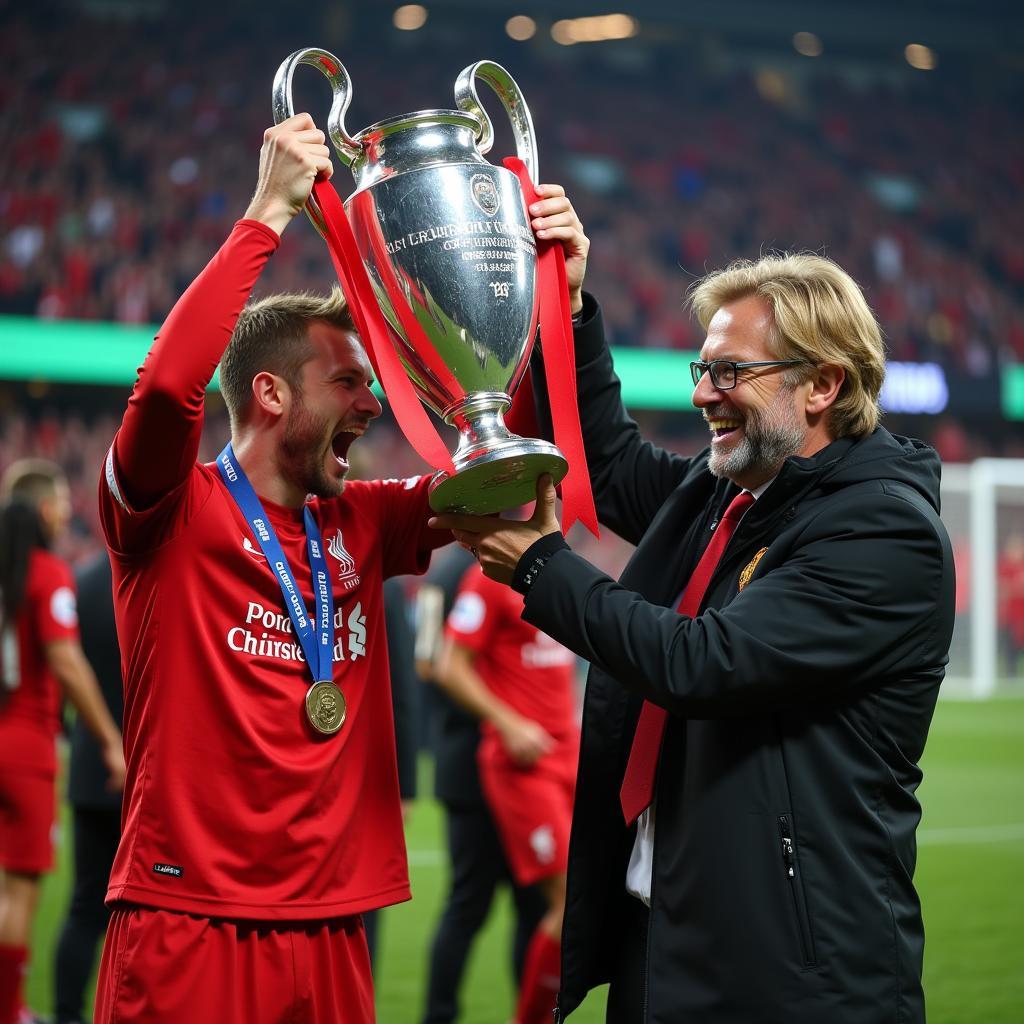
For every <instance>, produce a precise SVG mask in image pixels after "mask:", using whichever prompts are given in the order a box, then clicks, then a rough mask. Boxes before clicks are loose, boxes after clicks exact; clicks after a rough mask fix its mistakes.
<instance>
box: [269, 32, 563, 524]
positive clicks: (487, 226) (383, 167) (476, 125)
mask: <svg viewBox="0 0 1024 1024" xmlns="http://www.w3.org/2000/svg"><path fill="white" fill-rule="evenodd" d="M300 64H307V65H310V66H312V67H315V68H317V69H318V70H319V71H321V72H322V73H323V74H324V75H325V76H326V77H327V78H328V79H329V80H330V82H331V86H332V90H333V102H332V106H331V112H330V115H329V118H328V135H329V137H330V138H331V141H332V143H333V145H334V147H335V149H336V151H337V152H338V155H339V157H340V158H341V160H342V162H344V163H345V164H346V165H347V166H348V167H349V168H350V169H351V171H352V174H353V177H354V179H355V185H356V188H355V191H354V192H353V193H352V195H350V196H349V197H348V199H347V200H346V201H345V209H346V212H347V214H348V218H349V221H350V223H351V225H352V231H353V234H354V236H355V239H356V243H357V246H358V249H359V255H360V259H361V261H362V263H363V266H364V267H365V269H366V272H367V275H368V276H369V279H370V283H371V285H372V287H373V290H374V293H375V295H376V298H377V301H378V304H379V306H380V309H381V311H382V313H383V314H384V318H385V320H386V321H387V325H388V331H389V335H390V337H391V341H392V344H393V345H394V346H395V349H396V350H397V352H398V355H399V358H400V359H401V362H402V365H403V368H404V370H405V372H406V374H407V376H408V378H409V380H410V382H411V384H412V386H413V388H414V390H415V392H416V393H417V395H418V396H419V398H420V399H421V400H422V401H423V402H424V403H425V404H426V405H427V407H428V408H430V409H432V410H433V411H434V412H435V413H436V414H437V415H438V416H439V417H441V419H442V420H444V422H445V423H448V424H449V425H451V426H453V427H455V429H456V430H457V431H458V445H457V447H456V449H455V451H454V453H453V454H452V462H453V465H454V468H455V472H454V473H452V474H449V473H446V472H444V471H441V472H439V473H437V474H436V475H435V477H434V479H433V481H432V483H431V488H430V504H431V507H432V508H433V509H434V510H435V511H438V512H469V513H473V514H476V515H488V514H491V513H495V512H502V511H505V510H506V509H511V508H517V507H519V506H520V505H524V504H527V503H528V502H531V501H533V500H534V498H535V496H536V481H537V478H538V477H539V476H541V475H542V474H544V473H548V474H550V475H551V476H552V478H553V479H554V481H555V482H556V483H557V482H558V481H560V480H561V479H562V478H563V477H564V476H565V473H566V471H567V469H568V463H567V462H566V460H565V458H564V457H563V455H562V454H561V452H560V451H559V450H558V448H557V447H555V445H553V444H550V443H549V442H547V441H544V440H540V439H537V438H528V437H519V436H518V435H516V434H513V433H511V432H510V431H509V430H508V428H507V427H506V426H505V422H504V418H503V414H504V413H505V412H506V411H507V410H508V408H509V407H510V406H511V404H512V397H511V396H512V395H513V394H514V393H515V390H516V387H517V386H518V384H519V382H520V380H521V379H522V376H523V374H524V373H525V372H526V368H527V365H528V363H529V359H530V353H531V351H532V348H533V343H534V339H535V337H536V334H537V319H538V297H537V285H536V278H537V248H536V243H535V241H534V236H533V231H532V230H531V228H530V219H529V216H528V214H527V210H526V204H525V201H524V198H523V192H522V189H521V187H520V184H519V180H518V178H517V177H516V175H514V174H513V173H512V172H511V171H509V170H507V169H506V168H504V167H497V166H495V165H493V164H491V163H490V162H489V161H487V160H485V159H484V154H485V153H487V152H488V151H489V150H490V147H491V143H492V141H493V127H492V125H491V121H490V118H489V117H488V115H487V113H486V111H485V110H484V109H483V107H482V105H481V104H480V101H479V97H478V95H477V92H476V80H477V79H478V78H479V79H481V80H482V81H484V82H486V83H487V84H488V85H489V86H490V87H491V88H492V89H493V90H494V91H495V93H496V94H497V95H498V97H499V99H500V100H501V102H502V104H503V106H504V107H505V110H506V111H507V113H508V115H509V118H510V120H511V122H512V128H513V133H514V136H515V140H516V150H517V155H518V156H519V157H520V159H521V160H522V161H523V163H524V164H525V165H526V167H527V170H528V172H529V174H530V177H531V179H532V180H533V181H534V182H536V181H537V158H536V141H535V138H534V132H533V123H532V121H531V119H530V113H529V110H528V109H527V107H526V103H525V101H524V99H523V96H522V93H521V92H520V90H519V87H518V86H517V85H516V83H515V81H514V80H513V79H512V77H511V75H509V74H508V72H507V71H505V69H504V68H502V67H500V66H499V65H497V64H494V63H492V62H490V61H479V62H478V63H476V64H473V65H471V66H470V67H468V68H466V69H465V70H464V71H463V72H462V73H461V74H460V75H459V77H458V79H457V81H456V86H455V99H456V106H457V108H458V109H455V110H420V111H416V112H415V113H411V114H405V115H402V116H399V117H391V118H388V119H386V120H383V121H378V122H377V123H376V124H373V125H371V126H370V127H369V128H365V129H364V130H363V131H361V132H359V133H358V134H357V135H355V136H349V135H348V134H347V132H346V131H345V125H344V115H345V111H346V110H347V109H348V104H349V102H350V100H351V95H352V88H351V81H350V79H349V76H348V73H347V72H346V70H345V68H344V67H343V65H342V64H341V62H340V61H339V60H338V59H337V57H335V56H334V55H333V54H330V53H328V52H327V51H325V50H319V49H312V48H309V49H305V50H299V51H297V52H296V53H293V54H292V55H291V56H290V57H289V58H288V59H287V60H286V61H285V62H284V63H283V64H282V65H281V67H280V68H279V69H278V72H277V76H276V78H275V81H274V94H273V95H274V118H275V121H276V122H277V123H280V122H281V121H283V120H284V119H285V118H287V117H290V116H291V114H292V112H293V110H292V100H291V82H292V76H293V74H294V71H295V68H296V67H298V66H299V65H300ZM307 212H308V213H309V215H310V219H311V220H312V221H313V223H314V225H315V226H317V227H318V228H319V227H320V223H319V220H318V218H319V212H318V211H317V210H316V209H315V208H314V207H312V206H307Z"/></svg>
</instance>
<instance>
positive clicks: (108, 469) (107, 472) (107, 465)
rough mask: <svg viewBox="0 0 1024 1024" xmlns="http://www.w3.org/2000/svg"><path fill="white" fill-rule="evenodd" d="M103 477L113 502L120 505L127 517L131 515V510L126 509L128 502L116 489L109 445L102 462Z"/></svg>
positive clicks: (115, 476)
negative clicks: (105, 479) (104, 459)
mask: <svg viewBox="0 0 1024 1024" xmlns="http://www.w3.org/2000/svg"><path fill="white" fill-rule="evenodd" d="M104 476H106V478H107V487H108V489H109V490H110V493H111V494H112V495H113V497H114V501H116V502H117V503H118V505H120V506H121V508H123V509H124V510H125V512H127V513H128V515H132V510H131V509H130V508H129V507H128V502H126V501H125V500H124V498H123V496H122V495H121V488H120V487H118V485H117V471H116V470H115V469H114V446H113V445H111V446H110V447H109V448H108V449H107V458H106V461H105V462H104Z"/></svg>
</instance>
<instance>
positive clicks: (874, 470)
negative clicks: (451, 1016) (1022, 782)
mask: <svg viewBox="0 0 1024 1024" xmlns="http://www.w3.org/2000/svg"><path fill="white" fill-rule="evenodd" d="M587 314H588V315H587V318H586V319H585V322H584V324H583V325H582V326H581V327H580V328H578V329H577V331H576V334H577V360H578V371H577V374H578V393H579V396H580V402H581V415H582V418H583V426H584V438H585V441H586V447H587V454H588V458H589V461H590V470H591V476H592V479H593V484H594V492H595V497H596V499H597V506H598V514H599V517H600V519H601V521H602V522H603V523H604V524H606V525H607V526H609V527H611V529H613V530H615V531H616V532H617V533H619V534H620V535H621V536H622V537H624V538H625V539H626V540H628V541H630V542H631V543H634V544H636V545H637V549H636V552H635V554H634V556H633V558H632V559H631V561H630V563H629V565H628V566H627V568H626V569H625V570H624V572H623V574H622V577H621V581H620V582H618V583H616V582H614V581H613V580H611V579H609V578H608V577H607V576H605V575H603V574H602V573H601V572H599V571H598V570H597V569H595V568H594V567H593V566H591V565H590V564H589V563H587V562H586V561H584V560H583V559H581V558H580V557H578V556H577V555H575V554H574V553H573V552H572V551H570V550H567V549H566V550H561V551H558V552H557V553H555V554H554V555H553V556H551V557H550V558H549V560H548V561H547V563H546V565H545V566H544V568H543V570H542V571H541V573H540V575H539V576H538V577H537V579H536V581H535V582H534V583H533V585H532V586H531V587H530V589H529V592H528V594H527V597H526V605H525V612H524V618H525V619H526V620H528V621H529V622H532V623H533V624H535V625H536V626H538V627H539V628H540V629H543V630H544V631H545V632H546V633H548V634H550V635H551V636H553V637H555V638H556V639H557V640H559V641H560V642H561V643H563V644H565V645H566V646H567V647H569V648H571V649H572V650H574V651H575V652H576V653H577V654H579V655H580V656H581V657H583V658H586V659H587V660H588V661H590V662H591V663H592V666H593V667H592V670H591V673H590V678H589V681H588V685H587V694H586V702H585V708H584V718H583V746H582V752H581V758H580V770H579V779H578V783H577V789H576V806H575V811H574V817H573V827H572V839H571V846H570V861H569V880H568V899H567V907H566V916H565V926H564V933H563V954H562V991H561V995H560V999H559V1005H560V1010H561V1013H562V1014H567V1013H569V1012H571V1011H572V1010H573V1009H574V1008H575V1007H576V1006H577V1005H578V1004H579V1003H580V1001H581V1000H582V999H583V997H584V995H585V994H586V992H587V991H588V990H589V989H591V988H593V987H594V986H597V985H600V984H602V983H604V982H607V981H608V980H609V976H610V964H611V963H612V962H613V960H614V958H615V955H616V936H617V935H618V934H620V933H621V928H620V925H619V920H620V915H621V912H622V908H623V906H624V901H626V900H630V899H633V897H631V896H629V895H627V894H626V892H625V890H624V879H625V874H626V865H627V862H628V859H629V853H630V850H631V848H632V845H633V839H634V835H635V829H627V828H626V827H625V825H624V824H623V819H622V812H621V810H620V807H619V796H618V793H619V787H620V784H621V781H622V777H623V771H624V768H625V763H626V759H627V757H628V754H629V748H630V744H631V742H632V737H633V733H634V730H635V727H636V720H637V716H638V714H639V709H640V705H641V698H647V699H649V700H652V701H654V702H656V703H657V704H660V705H662V706H663V707H665V708H667V709H668V710H669V711H670V712H671V715H670V718H669V721H668V726H667V730H666V734H665V740H664V744H663V747H662V752H661V761H660V765H659V771H658V789H657V797H656V800H657V813H656V826H655V848H654V877H653V890H652V910H651V915H650V930H649V941H648V971H647V983H646V984H647V999H646V1016H645V1019H646V1021H648V1022H650V1024H684V1022H685V1024H701V1022H713V1024H752V1022H756V1024H769V1022H778V1024H888V1022H891V1024H896V1022H900V1024H907V1022H923V1020H924V1005H923V995H922V990H921V968H922V955H923V944H924V936H923V928H922V923H921V915H920V907H919V903H918V898H917V894H916V892H915V890H914V886H913V882H912V877H913V873H914V865H915V860H916V844H915V836H914V833H915V828H916V826H917V823H918V820H919V818H920V808H919V805H918V802H917V800H916V799H915V796H914V792H915V790H916V789H917V786H918V784H919V783H920V781H921V771H920V769H919V767H918V761H919V759H920V757H921V753H922V750H923V748H924V743H925V738H926V736H927V732H928V726H929V723H930V720H931V716H932V711H933V709H934V706H935V700H936V696H937V693H938V688H939V683H940V682H941V680H942V677H943V673H944V666H945V664H946V660H947V650H948V647H949V641H950V635H951V632H952V624H953V585H954V579H953V560H952V552H951V549H950V544H949V540H948V537H947V535H946V531H945V529H944V528H943V525H942V523H941V521H940V519H939V515H938V502H939V498H938V495H939V460H938V457H937V456H936V454H935V452H934V451H933V450H932V449H931V448H928V447H926V446H925V445H923V444H921V443H920V442H916V441H909V440H904V439H900V438H895V437H893V436H892V435H891V434H889V433H888V432H887V431H885V430H884V429H881V428H880V429H878V430H876V431H875V432H874V433H873V434H872V435H871V436H869V437H866V438H863V439H861V440H854V439H851V438H843V439H840V440H838V441H835V442H834V443H833V444H831V445H829V446H828V447H827V448H825V449H824V450H823V451H821V452H819V453H818V454H817V455H815V456H813V457H811V458H796V457H794V458H790V459H788V460H787V461H786V463H785V465H784V466H783V469H782V471H781V473H780V474H779V476H778V477H777V478H776V479H775V481H774V482H773V483H772V484H771V486H770V487H769V488H768V490H767V491H766V492H765V493H764V494H763V496H762V497H761V498H760V499H759V500H758V502H757V503H756V504H755V505H754V506H753V507H752V509H751V510H750V511H749V512H748V513H747V515H746V516H745V517H744V519H743V521H742V522H741V524H740V526H739V528H738V530H737V532H736V534H735V535H734V537H733V539H732V542H731V544H730V547H729V549H728V551H727V552H726V555H725V557H724V558H723V560H722V562H721V564H720V565H719V567H718V569H717V571H716V573H715V575H714V577H713V579H712V581H711V584H710V586H709V589H708V592H707V596H706V598H705V602H704V609H703V612H702V614H701V615H700V616H699V617H697V618H694V619H688V618H685V617H683V616H680V615H677V614H676V613H675V611H674V610H673V609H672V608H669V607H665V606H666V605H669V604H670V603H672V602H673V601H674V599H675V598H676V596H677V595H678V593H679V591H680V590H681V589H682V585H683V583H684V582H685V580H686V579H687V578H688V576H689V573H690V572H691V571H692V569H693V567H694V565H695V564H696V562H697V560H698V558H699V556H700V553H701V552H702V550H703V548H704V547H705V546H706V544H707V540H708V534H709V533H710V527H711V524H712V522H713V521H714V520H715V518H716V516H717V515H718V514H720V513H721V511H722V510H723V509H724V508H725V506H726V505H727V504H728V502H729V500H730V499H731V498H732V497H733V496H734V495H735V494H736V493H737V488H736V486H735V485H734V484H731V483H730V482H729V481H726V480H719V479H716V478H715V477H713V476H712V475H711V474H710V472H709V471H708V469H707V452H704V453H702V454H701V455H699V456H697V457H696V458H692V459H687V458H682V457H680V456H677V455H674V454H672V453H670V452H667V451H664V450H661V449H658V448H655V447H654V446H652V445H650V444H649V443H646V442H644V441H643V440H642V439H641V437H640V436H639V432H638V430H637V427H636V424H635V423H633V422H632V420H630V419H629V417H628V416H627V415H626V413H625V411H624V409H623V407H622V403H621V400H620V393H619V384H618V380H617V378H616V377H615V375H614V373H613V371H612V365H611V359H610V356H609V354H608V352H607V349H606V347H605V345H604V341H603V336H602V329H601V324H600V313H599V312H598V311H597V310H596V308H595V307H594V305H593V303H592V300H590V301H589V303H588V306H587ZM680 386H681V387H682V386H685V385H684V383H683V382H680ZM744 570H747V571H746V572H744ZM741 574H743V575H744V576H745V577H746V578H745V579H744V586H743V587H742V589H741V588H740V580H741ZM790 849H791V851H792V852H791V853H790Z"/></svg>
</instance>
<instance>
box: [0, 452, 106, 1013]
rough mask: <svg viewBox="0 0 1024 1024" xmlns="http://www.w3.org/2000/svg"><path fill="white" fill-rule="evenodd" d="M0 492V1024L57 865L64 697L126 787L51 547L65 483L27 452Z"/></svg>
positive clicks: (67, 576) (64, 513)
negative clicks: (44, 881)
mask: <svg viewBox="0 0 1024 1024" xmlns="http://www.w3.org/2000/svg"><path fill="white" fill-rule="evenodd" d="M0 496H2V498H3V501H4V504H3V505H2V506H0V680H2V683H3V685H2V687H0V868H2V874H0V1024H12V1022H14V1021H16V1020H17V1019H18V1017H19V1014H20V1013H21V978H22V975H23V973H24V970H25V962H26V959H27V950H28V941H29V935H30V933H31V927H32V917H33V915H34V913H35V908H36V901H37V898H38V895H39V877H40V875H41V874H42V873H43V872H44V871H48V870H49V869H50V867H51V866H52V864H53V846H52V841H51V834H52V831H53V825H54V811H55V801H56V790H55V786H56V774H57V755H56V748H55V744H56V738H57V734H58V733H59V732H60V730H61V717H60V713H61V700H62V697H67V698H68V700H70V702H71V703H72V705H74V707H75V709H76V710H77V711H78V713H79V715H80V716H81V718H82V721H83V722H84V723H85V724H86V725H87V726H88V727H89V728H90V729H91V730H92V731H93V733H95V735H96V737H97V739H98V740H99V741H100V744H101V749H102V754H103V759H104V762H105V763H106V766H107V769H108V771H109V773H110V785H111V786H112V787H114V788H117V789H120V787H121V786H123V785H124V774H125V765H124V755H123V753H122V750H121V733H120V731H119V730H118V728H117V726H116V724H115V723H114V720H113V719H112V718H111V717H110V712H109V711H108V710H107V706H106V704H105V703H104V701H103V697H102V694H101V693H100V690H99V686H98V684H97V682H96V677H95V676H94V675H93V672H92V669H91V668H90V667H89V663H88V662H87V661H86V659H85V655H84V654H83V653H82V648H81V645H80V643H79V637H78V614H77V611H76V608H75V587H74V580H73V578H72V575H71V570H70V569H69V568H68V567H67V565H65V564H64V562H63V561H61V559H60V558H58V557H57V556H56V555H55V554H53V553H52V552H51V551H50V550H49V548H50V545H51V544H52V543H53V541H55V540H56V539H57V538H58V537H59V536H60V534H61V533H63V531H64V529H65V528H66V526H67V523H68V520H69V518H70V515H71V502H70V498H69V495H68V485H67V481H66V480H65V479H64V475H63V473H62V472H61V470H60V468H59V467H57V466H55V465H53V464H52V463H49V462H45V461H43V460H41V459H25V460H22V461H21V462H16V463H14V464H13V465H12V466H10V468H9V469H8V470H7V472H6V473H5V474H4V478H3V481H2V482H0Z"/></svg>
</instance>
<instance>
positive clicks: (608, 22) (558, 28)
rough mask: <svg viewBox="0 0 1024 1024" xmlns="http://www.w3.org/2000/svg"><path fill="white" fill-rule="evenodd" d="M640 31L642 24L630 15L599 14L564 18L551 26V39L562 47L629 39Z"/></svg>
mask: <svg viewBox="0 0 1024 1024" xmlns="http://www.w3.org/2000/svg"><path fill="white" fill-rule="evenodd" d="M639 31H640V23H639V22H638V21H637V20H636V18H632V17H630V16H629V15H628V14H599V15H595V16H593V17H590V18H563V19H562V20H561V21H556V22H555V23H554V25H552V26H551V38H552V39H554V41H555V42H556V43H558V44H559V45H561V46H572V45H573V44H574V43H603V42H606V41H607V40H609V39H629V38H631V37H632V36H635V35H636V34H637V32H639Z"/></svg>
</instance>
